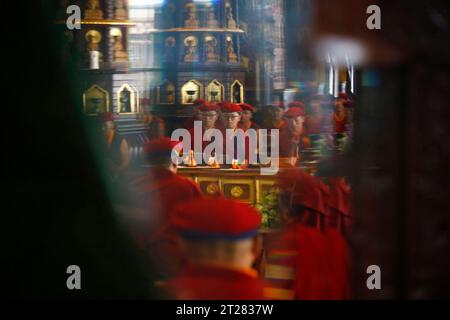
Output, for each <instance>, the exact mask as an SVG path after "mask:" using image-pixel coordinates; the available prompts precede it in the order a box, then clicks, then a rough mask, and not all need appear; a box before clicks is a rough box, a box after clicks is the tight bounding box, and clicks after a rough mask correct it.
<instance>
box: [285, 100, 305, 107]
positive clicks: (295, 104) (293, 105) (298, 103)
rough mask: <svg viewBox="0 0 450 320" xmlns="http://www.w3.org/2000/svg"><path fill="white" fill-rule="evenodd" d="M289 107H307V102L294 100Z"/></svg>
mask: <svg viewBox="0 0 450 320" xmlns="http://www.w3.org/2000/svg"><path fill="white" fill-rule="evenodd" d="M288 108H289V109H290V108H302V109H304V108H305V104H304V103H303V102H300V101H292V102H291V103H289V105H288Z"/></svg>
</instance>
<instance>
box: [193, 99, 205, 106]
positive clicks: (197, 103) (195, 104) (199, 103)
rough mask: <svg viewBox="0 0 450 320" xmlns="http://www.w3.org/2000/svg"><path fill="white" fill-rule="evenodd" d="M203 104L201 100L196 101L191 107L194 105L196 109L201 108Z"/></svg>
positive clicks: (203, 101)
mask: <svg viewBox="0 0 450 320" xmlns="http://www.w3.org/2000/svg"><path fill="white" fill-rule="evenodd" d="M205 102H206V101H205V100H203V99H197V100H195V101H194V103H193V105H194V106H195V107H198V106H201V105H202V104H204V103H205Z"/></svg>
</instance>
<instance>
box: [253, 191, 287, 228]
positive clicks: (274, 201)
mask: <svg viewBox="0 0 450 320" xmlns="http://www.w3.org/2000/svg"><path fill="white" fill-rule="evenodd" d="M278 196H279V190H278V189H277V188H276V187H272V188H270V189H267V190H264V191H263V194H262V197H261V201H260V202H259V203H257V204H256V206H255V207H256V209H257V210H258V211H259V212H260V213H261V215H262V223H261V224H262V228H264V229H276V228H278V227H280V225H281V220H280V215H279V213H278Z"/></svg>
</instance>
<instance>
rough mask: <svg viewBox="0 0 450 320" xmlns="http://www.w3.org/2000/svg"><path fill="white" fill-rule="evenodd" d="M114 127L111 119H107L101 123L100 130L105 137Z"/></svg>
mask: <svg viewBox="0 0 450 320" xmlns="http://www.w3.org/2000/svg"><path fill="white" fill-rule="evenodd" d="M113 129H114V123H113V122H112V121H107V122H105V123H104V124H103V125H102V132H103V135H104V136H105V137H108V133H109V132H110V131H111V130H113Z"/></svg>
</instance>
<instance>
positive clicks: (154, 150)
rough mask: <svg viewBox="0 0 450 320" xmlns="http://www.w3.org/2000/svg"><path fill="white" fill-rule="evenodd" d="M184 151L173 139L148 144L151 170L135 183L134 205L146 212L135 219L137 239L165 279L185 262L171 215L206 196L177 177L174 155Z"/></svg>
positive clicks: (190, 183) (163, 139) (161, 139)
mask: <svg viewBox="0 0 450 320" xmlns="http://www.w3.org/2000/svg"><path fill="white" fill-rule="evenodd" d="M180 149H181V144H180V143H179V142H173V141H171V140H170V138H160V139H156V140H152V141H150V142H149V143H147V144H146V145H145V146H144V155H145V157H146V158H147V161H148V164H149V169H148V171H147V172H146V173H145V174H143V175H141V176H138V177H136V178H134V179H133V181H132V182H131V190H133V192H132V194H133V200H134V204H135V205H136V206H137V207H138V208H141V209H143V212H142V214H143V216H140V217H134V218H135V222H137V224H135V227H136V228H135V229H134V231H135V236H136V238H137V239H138V242H139V243H140V245H141V247H142V248H143V249H144V250H145V251H146V252H147V253H148V254H150V255H151V259H152V260H153V263H154V264H156V267H157V268H159V269H158V270H157V271H159V272H161V277H162V278H165V277H168V276H173V275H174V274H176V273H177V271H178V270H179V268H180V267H181V265H182V263H183V261H184V259H183V257H182V255H181V254H180V252H179V250H178V246H177V244H176V241H175V237H174V236H175V234H174V231H173V229H172V227H171V225H170V213H171V212H172V211H173V209H174V208H175V207H176V206H177V205H179V204H182V203H185V202H189V201H191V200H193V199H200V198H201V197H202V194H201V191H200V188H199V187H198V185H197V184H195V183H194V182H192V181H191V180H189V179H186V178H183V177H181V176H178V175H176V171H177V165H176V164H175V163H173V162H172V159H171V154H172V151H173V150H174V152H176V151H177V150H180ZM139 222H140V223H139Z"/></svg>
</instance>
